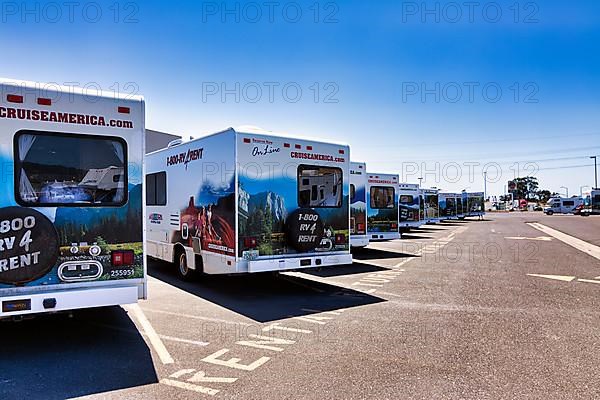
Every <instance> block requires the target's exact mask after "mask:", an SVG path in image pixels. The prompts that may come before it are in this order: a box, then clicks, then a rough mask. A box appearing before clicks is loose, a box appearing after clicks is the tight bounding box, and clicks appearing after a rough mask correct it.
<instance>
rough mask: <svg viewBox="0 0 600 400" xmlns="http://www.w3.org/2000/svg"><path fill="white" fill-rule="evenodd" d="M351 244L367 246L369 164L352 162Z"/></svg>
mask: <svg viewBox="0 0 600 400" xmlns="http://www.w3.org/2000/svg"><path fill="white" fill-rule="evenodd" d="M350 244H351V246H352V247H365V246H367V245H368V244H369V236H367V166H366V164H365V163H356V162H351V163H350Z"/></svg>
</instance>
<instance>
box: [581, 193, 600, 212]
mask: <svg viewBox="0 0 600 400" xmlns="http://www.w3.org/2000/svg"><path fill="white" fill-rule="evenodd" d="M580 214H581V215H583V216H588V215H600V189H594V190H590V191H588V192H585V193H584V194H583V207H582V209H581V212H580Z"/></svg>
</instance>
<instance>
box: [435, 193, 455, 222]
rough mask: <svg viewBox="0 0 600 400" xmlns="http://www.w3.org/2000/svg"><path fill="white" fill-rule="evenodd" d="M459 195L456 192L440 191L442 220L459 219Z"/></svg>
mask: <svg viewBox="0 0 600 400" xmlns="http://www.w3.org/2000/svg"><path fill="white" fill-rule="evenodd" d="M457 197H458V196H457V194H456V193H439V205H440V219H441V220H449V219H458V212H457V201H456V198H457Z"/></svg>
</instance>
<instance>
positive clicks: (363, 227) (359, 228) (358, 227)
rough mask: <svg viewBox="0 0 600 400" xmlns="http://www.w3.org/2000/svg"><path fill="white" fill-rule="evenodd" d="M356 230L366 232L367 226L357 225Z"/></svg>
mask: <svg viewBox="0 0 600 400" xmlns="http://www.w3.org/2000/svg"><path fill="white" fill-rule="evenodd" d="M356 229H358V230H359V231H364V230H365V224H357V225H356Z"/></svg>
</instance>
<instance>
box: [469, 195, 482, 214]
mask: <svg viewBox="0 0 600 400" xmlns="http://www.w3.org/2000/svg"><path fill="white" fill-rule="evenodd" d="M467 212H468V214H467V216H469V217H480V218H481V217H483V216H484V215H485V194H484V193H483V192H471V193H467Z"/></svg>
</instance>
